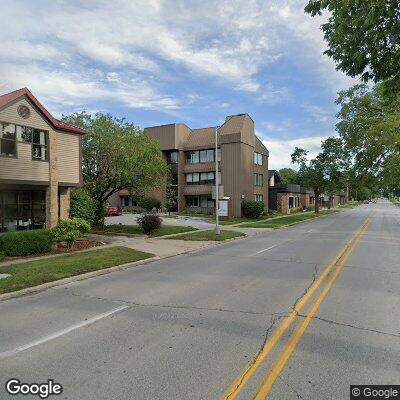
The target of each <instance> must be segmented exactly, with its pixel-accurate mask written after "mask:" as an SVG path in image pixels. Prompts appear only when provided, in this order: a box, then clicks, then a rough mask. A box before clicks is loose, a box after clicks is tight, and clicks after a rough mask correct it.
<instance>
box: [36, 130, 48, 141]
mask: <svg viewBox="0 0 400 400" xmlns="http://www.w3.org/2000/svg"><path fill="white" fill-rule="evenodd" d="M33 143H34V144H42V145H47V132H46V131H40V130H39V129H34V130H33Z"/></svg>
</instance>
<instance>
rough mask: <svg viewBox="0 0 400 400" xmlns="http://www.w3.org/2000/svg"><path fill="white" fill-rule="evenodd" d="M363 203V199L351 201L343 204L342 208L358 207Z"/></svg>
mask: <svg viewBox="0 0 400 400" xmlns="http://www.w3.org/2000/svg"><path fill="white" fill-rule="evenodd" d="M360 204H361V201H349V202H348V203H347V204H343V205H342V206H340V208H356V207H358V206H359V205H360Z"/></svg>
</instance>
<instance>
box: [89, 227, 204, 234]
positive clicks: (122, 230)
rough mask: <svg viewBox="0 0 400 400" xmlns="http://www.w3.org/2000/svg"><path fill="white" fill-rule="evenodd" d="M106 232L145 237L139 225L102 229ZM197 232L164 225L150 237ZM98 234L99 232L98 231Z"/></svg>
mask: <svg viewBox="0 0 400 400" xmlns="http://www.w3.org/2000/svg"><path fill="white" fill-rule="evenodd" d="M102 230H103V231H105V232H115V233H129V234H130V235H144V232H143V229H142V228H141V227H140V226H139V225H105V226H104V228H102ZM191 231H197V228H193V227H192V226H173V225H164V226H162V227H161V228H160V229H157V230H155V231H154V232H153V233H152V234H151V235H150V236H166V235H174V234H175V233H183V232H191ZM96 232H99V231H97V230H96Z"/></svg>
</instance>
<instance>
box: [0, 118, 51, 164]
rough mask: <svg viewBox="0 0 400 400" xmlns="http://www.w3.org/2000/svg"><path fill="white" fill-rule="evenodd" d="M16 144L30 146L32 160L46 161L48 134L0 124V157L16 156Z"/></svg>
mask: <svg viewBox="0 0 400 400" xmlns="http://www.w3.org/2000/svg"><path fill="white" fill-rule="evenodd" d="M17 142H22V143H30V144H31V145H32V159H33V160H42V161H47V160H48V142H49V132H47V131H43V130H40V129H34V128H29V127H27V126H21V125H14V124H7V123H1V124H0V155H2V156H8V157H16V156H17Z"/></svg>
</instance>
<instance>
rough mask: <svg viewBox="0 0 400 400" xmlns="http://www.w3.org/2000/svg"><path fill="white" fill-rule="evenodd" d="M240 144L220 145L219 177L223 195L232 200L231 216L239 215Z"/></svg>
mask: <svg viewBox="0 0 400 400" xmlns="http://www.w3.org/2000/svg"><path fill="white" fill-rule="evenodd" d="M240 150H241V144H240V143H226V144H222V145H221V177H222V185H223V186H224V195H225V196H229V197H231V199H232V208H233V215H234V216H235V217H236V216H240V215H241V195H242V187H241V179H240V175H241V174H242V173H243V171H241V169H242V166H241V162H242V155H241V151H240Z"/></svg>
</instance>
